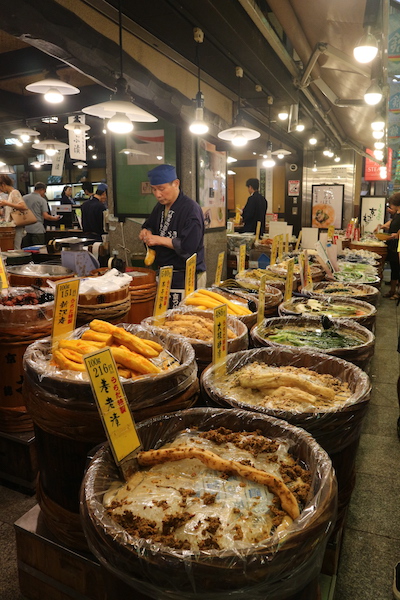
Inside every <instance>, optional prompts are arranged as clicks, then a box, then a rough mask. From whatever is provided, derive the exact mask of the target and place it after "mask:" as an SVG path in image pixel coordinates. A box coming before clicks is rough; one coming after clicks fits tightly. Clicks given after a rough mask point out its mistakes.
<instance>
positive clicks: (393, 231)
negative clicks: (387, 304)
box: [384, 192, 400, 300]
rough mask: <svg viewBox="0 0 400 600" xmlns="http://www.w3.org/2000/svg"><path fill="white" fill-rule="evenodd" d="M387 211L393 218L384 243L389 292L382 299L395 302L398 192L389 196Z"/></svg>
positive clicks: (399, 218)
mask: <svg viewBox="0 0 400 600" xmlns="http://www.w3.org/2000/svg"><path fill="white" fill-rule="evenodd" d="M389 209H390V212H391V213H392V214H393V218H392V220H391V221H390V224H389V228H388V233H389V234H390V236H391V237H390V239H388V240H387V242H386V244H387V247H388V255H387V258H388V261H389V264H390V290H389V291H388V293H387V294H384V298H391V299H392V300H396V299H398V298H399V294H398V292H397V286H398V283H399V275H400V262H399V254H398V252H397V245H398V243H399V230H400V192H398V193H397V194H393V195H392V196H390V198H389Z"/></svg>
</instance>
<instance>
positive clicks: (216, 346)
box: [213, 304, 228, 374]
mask: <svg viewBox="0 0 400 600" xmlns="http://www.w3.org/2000/svg"><path fill="white" fill-rule="evenodd" d="M227 321H228V319H227V306H226V304H221V306H217V307H216V308H214V340H213V364H214V365H218V363H220V362H222V361H224V359H225V358H226V355H227V353H228V334H227ZM225 370H226V365H225V362H224V363H223V365H221V367H220V369H218V374H222V372H223V373H225Z"/></svg>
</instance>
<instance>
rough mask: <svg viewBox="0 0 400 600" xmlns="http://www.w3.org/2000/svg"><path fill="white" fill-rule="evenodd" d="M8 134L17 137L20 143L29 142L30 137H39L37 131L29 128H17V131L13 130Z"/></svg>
mask: <svg viewBox="0 0 400 600" xmlns="http://www.w3.org/2000/svg"><path fill="white" fill-rule="evenodd" d="M10 133H12V134H13V135H18V136H19V137H20V139H21V142H22V143H24V144H25V143H26V142H29V141H30V139H31V137H37V136H39V135H40V132H39V131H36V129H31V128H30V127H19V128H18V129H13V130H12V131H11V132H10Z"/></svg>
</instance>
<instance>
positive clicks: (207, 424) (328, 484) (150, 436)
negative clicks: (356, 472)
mask: <svg viewBox="0 0 400 600" xmlns="http://www.w3.org/2000/svg"><path fill="white" fill-rule="evenodd" d="M193 427H198V428H199V429H200V430H201V431H208V430H210V429H216V428H218V427H226V428H228V429H230V430H233V431H258V433H261V435H265V436H266V437H269V438H273V439H284V440H287V441H289V442H290V445H291V450H292V452H293V455H294V456H295V457H296V458H298V459H300V460H301V462H302V463H303V464H305V465H306V466H307V468H309V469H310V470H311V472H312V483H311V490H312V491H311V492H310V494H309V498H308V500H307V502H306V506H305V508H304V510H303V512H302V513H301V514H300V516H299V517H298V518H297V519H296V520H295V521H293V523H292V525H291V526H290V527H289V528H288V529H286V530H285V531H284V532H281V533H276V534H274V535H272V536H271V537H270V538H268V539H266V540H263V541H262V542H260V543H257V544H253V545H252V546H250V547H245V548H243V549H235V550H231V549H229V550H208V551H205V550H202V551H199V552H196V553H194V552H192V551H190V550H174V549H173V548H170V547H167V546H165V545H162V544H160V543H155V542H150V540H145V539H142V538H134V537H132V536H130V535H129V534H128V533H127V532H126V531H125V530H124V529H122V528H121V527H120V526H119V525H118V524H117V523H116V522H115V521H114V520H112V519H111V517H110V516H108V515H107V514H106V510H105V509H104V507H103V504H102V501H103V496H104V493H105V492H106V491H107V490H108V488H109V487H110V484H111V482H113V481H114V480H115V479H118V471H117V469H116V466H115V463H114V462H113V459H112V457H111V453H110V451H109V448H108V446H107V445H106V446H104V447H103V448H102V449H100V451H99V452H98V453H97V454H96V456H95V457H94V459H93V461H92V462H91V464H90V466H89V468H88V470H87V473H86V475H85V479H84V482H83V485H82V489H81V513H82V522H83V527H84V531H85V534H86V537H87V540H88V543H89V546H90V548H91V550H92V551H93V552H94V554H95V555H96V557H97V558H98V559H99V560H100V561H101V563H102V564H103V565H104V566H105V567H106V568H107V569H109V570H111V571H112V572H113V573H114V574H115V575H116V576H117V577H118V578H120V579H122V580H123V581H124V582H125V583H127V584H128V585H130V586H131V587H132V588H134V589H137V590H140V591H141V592H143V593H145V594H147V595H149V596H150V597H151V598H157V599H158V600H200V599H202V600H228V599H234V598H242V599H243V600H245V599H246V600H247V599H248V598H252V599H256V600H257V599H258V600H265V598H266V597H268V599H269V600H278V599H280V598H283V597H286V596H290V595H292V594H294V593H296V592H297V591H299V590H301V589H302V588H303V587H304V586H305V585H307V583H308V582H310V581H311V580H312V579H313V578H315V577H316V576H317V575H318V573H319V571H320V568H321V563H322V558H323V555H324V550H325V545H326V541H327V537H328V535H329V532H330V530H331V527H332V524H333V523H334V521H335V517H336V500H337V486H336V479H335V477H334V472H333V469H332V465H331V461H330V459H329V457H328V456H327V454H326V453H325V451H324V450H322V449H321V448H320V446H319V445H318V444H317V443H316V442H315V440H314V439H313V438H312V437H311V436H310V435H309V434H308V433H306V432H305V431H304V430H302V429H298V428H296V427H293V426H292V425H290V424H288V423H286V422H284V421H282V420H278V419H274V418H272V417H269V416H264V415H260V414H256V413H251V412H248V411H242V410H221V409H205V408H198V409H191V410H187V411H182V412H178V413H175V414H173V415H167V416H165V417H158V418H156V419H151V420H149V421H144V422H143V423H141V424H140V425H139V434H140V437H141V440H142V443H143V448H144V449H145V450H148V449H153V448H159V447H160V446H162V445H163V444H164V443H166V442H169V441H172V440H173V439H174V438H175V437H176V435H177V434H178V433H179V432H181V431H183V430H185V429H187V428H193Z"/></svg>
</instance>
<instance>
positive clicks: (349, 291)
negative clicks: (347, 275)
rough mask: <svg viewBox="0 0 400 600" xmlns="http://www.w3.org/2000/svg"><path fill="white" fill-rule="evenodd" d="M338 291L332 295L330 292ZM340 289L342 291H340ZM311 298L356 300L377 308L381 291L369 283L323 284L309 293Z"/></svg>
mask: <svg viewBox="0 0 400 600" xmlns="http://www.w3.org/2000/svg"><path fill="white" fill-rule="evenodd" d="M335 288H336V290H337V288H339V291H338V292H335V293H331V292H330V291H329V290H335ZM340 288H342V290H341V291H340ZM308 295H309V296H311V298H321V297H326V298H339V299H340V298H354V299H356V300H362V301H363V302H368V303H369V304H373V306H376V305H377V304H378V298H379V290H378V289H377V288H376V287H372V285H368V284H367V283H350V284H348V283H344V284H339V283H338V282H330V283H328V282H326V281H325V282H322V283H317V284H316V285H315V286H314V289H313V291H312V292H309V293H308Z"/></svg>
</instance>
